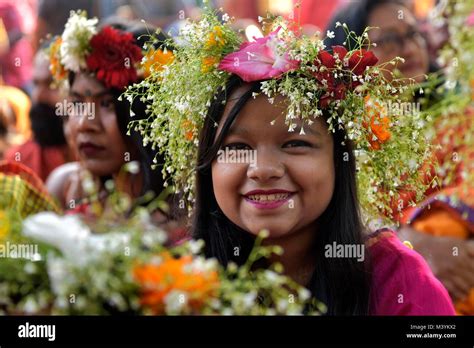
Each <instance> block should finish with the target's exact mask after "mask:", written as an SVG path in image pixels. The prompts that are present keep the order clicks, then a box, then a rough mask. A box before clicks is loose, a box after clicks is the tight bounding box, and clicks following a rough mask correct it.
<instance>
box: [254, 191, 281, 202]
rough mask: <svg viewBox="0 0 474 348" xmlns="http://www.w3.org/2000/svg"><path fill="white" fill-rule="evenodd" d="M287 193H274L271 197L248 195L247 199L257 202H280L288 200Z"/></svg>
mask: <svg viewBox="0 0 474 348" xmlns="http://www.w3.org/2000/svg"><path fill="white" fill-rule="evenodd" d="M288 196H289V194H288V193H274V194H271V195H250V196H248V198H249V199H251V200H253V201H257V202H267V201H281V200H283V199H286V198H288Z"/></svg>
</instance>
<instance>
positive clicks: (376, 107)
mask: <svg viewBox="0 0 474 348" xmlns="http://www.w3.org/2000/svg"><path fill="white" fill-rule="evenodd" d="M364 101H365V109H366V111H367V113H368V115H369V116H370V130H371V131H372V135H373V136H375V139H374V137H373V136H372V135H370V136H369V143H370V146H371V147H372V149H374V150H380V146H381V145H382V144H383V143H385V142H387V141H388V140H389V139H390V137H391V133H390V131H389V129H390V119H389V118H388V116H386V115H387V110H386V108H385V107H384V106H383V105H381V104H380V103H379V102H378V101H373V100H371V99H370V96H368V95H367V96H366V97H365V98H364ZM363 125H364V127H366V128H368V125H367V123H366V122H364V124H363Z"/></svg>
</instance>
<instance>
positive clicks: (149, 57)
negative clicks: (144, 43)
mask: <svg viewBox="0 0 474 348" xmlns="http://www.w3.org/2000/svg"><path fill="white" fill-rule="evenodd" d="M173 60H174V54H173V52H171V51H170V50H166V51H164V50H162V49H157V50H155V49H151V50H149V51H148V52H147V53H146V54H145V59H144V62H143V64H142V68H143V75H144V76H145V77H148V76H150V75H151V73H152V72H158V71H161V70H163V67H164V66H165V65H168V64H171V63H172V62H173Z"/></svg>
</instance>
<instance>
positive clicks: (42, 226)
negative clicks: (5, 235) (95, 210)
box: [23, 212, 91, 263]
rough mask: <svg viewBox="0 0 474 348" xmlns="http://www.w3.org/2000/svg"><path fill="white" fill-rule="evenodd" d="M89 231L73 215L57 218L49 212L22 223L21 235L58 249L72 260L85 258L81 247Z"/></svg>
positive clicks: (57, 216)
mask: <svg viewBox="0 0 474 348" xmlns="http://www.w3.org/2000/svg"><path fill="white" fill-rule="evenodd" d="M90 233H91V232H90V230H89V228H88V227H86V226H84V225H83V224H82V223H81V222H80V220H79V218H78V217H77V216H75V215H68V216H59V215H56V214H54V213H51V212H44V213H39V214H36V215H33V216H30V217H28V218H27V219H26V220H25V221H24V222H23V234H24V235H25V236H27V237H30V238H33V239H35V240H39V241H41V242H43V243H46V244H49V245H51V246H53V247H56V248H58V249H59V250H60V251H61V252H62V253H63V254H64V255H65V256H70V257H71V259H72V260H78V261H79V262H80V263H81V260H82V259H83V258H84V257H85V256H86V255H84V254H83V248H82V247H81V246H82V245H83V244H84V242H85V240H86V239H87V238H88V237H89V236H90Z"/></svg>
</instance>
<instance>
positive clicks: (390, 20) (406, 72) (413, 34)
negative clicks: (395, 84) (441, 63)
mask: <svg viewBox="0 0 474 348" xmlns="http://www.w3.org/2000/svg"><path fill="white" fill-rule="evenodd" d="M368 25H369V26H370V27H377V28H378V29H373V30H370V31H369V38H370V40H371V42H375V43H376V44H377V46H376V47H375V48H373V51H374V53H375V55H376V56H377V57H378V58H379V64H381V63H385V62H388V61H389V60H391V59H393V58H395V57H396V56H399V57H402V58H404V59H405V62H404V63H401V62H399V63H398V64H397V66H396V67H397V68H398V69H399V70H400V72H401V74H402V75H403V77H406V78H414V79H415V80H416V81H417V82H422V81H423V80H424V76H423V75H424V74H426V73H428V69H429V60H428V59H429V58H428V49H427V47H426V43H425V41H424V39H423V37H422V36H421V34H420V33H419V31H418V24H417V22H416V19H415V17H414V16H413V14H412V13H411V12H410V11H409V10H408V9H407V8H406V7H404V6H401V5H397V4H383V5H379V6H377V7H376V8H375V9H374V10H373V11H372V12H371V13H370V15H369V20H368ZM386 68H387V69H388V70H390V71H392V70H393V69H394V68H395V67H394V66H393V65H387V66H386ZM386 77H387V78H390V76H389V74H387V75H386Z"/></svg>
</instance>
